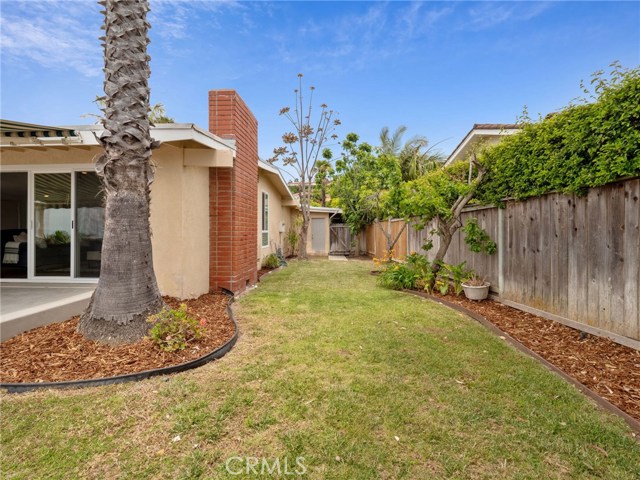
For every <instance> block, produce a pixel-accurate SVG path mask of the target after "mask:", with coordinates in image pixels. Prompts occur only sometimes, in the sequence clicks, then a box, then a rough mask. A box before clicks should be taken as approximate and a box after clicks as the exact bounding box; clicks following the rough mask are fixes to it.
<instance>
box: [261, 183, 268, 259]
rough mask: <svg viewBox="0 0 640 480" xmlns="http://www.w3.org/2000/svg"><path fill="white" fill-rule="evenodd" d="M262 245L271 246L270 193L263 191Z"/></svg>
mask: <svg viewBox="0 0 640 480" xmlns="http://www.w3.org/2000/svg"><path fill="white" fill-rule="evenodd" d="M262 246H263V247H268V246H269V194H268V193H266V192H262Z"/></svg>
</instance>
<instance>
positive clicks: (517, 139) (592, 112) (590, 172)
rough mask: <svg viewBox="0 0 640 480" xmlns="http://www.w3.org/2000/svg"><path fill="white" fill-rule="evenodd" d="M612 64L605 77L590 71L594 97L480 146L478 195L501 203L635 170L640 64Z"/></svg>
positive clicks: (639, 161) (576, 188)
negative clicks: (484, 172)
mask: <svg viewBox="0 0 640 480" xmlns="http://www.w3.org/2000/svg"><path fill="white" fill-rule="evenodd" d="M612 67H613V71H612V72H611V74H610V76H609V77H608V78H606V79H605V78H604V76H603V74H602V72H598V73H597V74H594V77H593V80H592V82H591V83H592V85H593V87H594V92H595V95H594V98H595V101H594V102H593V103H586V104H579V105H570V106H568V107H567V108H565V109H564V110H562V111H561V112H559V113H556V114H553V115H549V116H547V118H545V119H543V120H540V121H538V122H535V123H528V122H525V123H524V124H523V130H522V132H520V133H518V134H515V135H512V136H509V137H505V138H504V139H503V141H502V142H501V143H500V144H498V145H496V146H494V147H489V148H488V149H487V150H485V151H484V152H483V162H485V164H486V165H487V166H488V167H489V172H488V177H487V178H486V181H485V182H484V183H483V185H482V186H481V188H480V191H479V194H478V196H477V198H478V199H479V200H480V201H482V202H483V203H485V202H486V203H500V200H501V199H504V198H509V197H514V198H517V199H524V198H527V197H533V196H537V195H542V194H544V193H548V192H551V191H561V192H565V193H569V192H573V193H578V194H584V193H585V192H586V190H587V189H588V188H589V187H596V186H600V185H604V184H606V183H609V182H612V181H614V180H617V179H620V178H623V177H629V176H637V175H640V68H635V69H622V68H621V67H620V66H619V65H618V64H613V65H612ZM585 91H586V90H585Z"/></svg>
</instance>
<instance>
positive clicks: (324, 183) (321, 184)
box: [314, 160, 333, 207]
mask: <svg viewBox="0 0 640 480" xmlns="http://www.w3.org/2000/svg"><path fill="white" fill-rule="evenodd" d="M331 175H333V167H332V166H331V162H330V161H329V160H318V161H317V162H316V168H315V175H314V181H315V184H316V185H315V188H314V193H316V192H317V193H319V194H320V206H321V207H326V206H327V187H328V186H329V182H330V178H329V177H330V176H331Z"/></svg>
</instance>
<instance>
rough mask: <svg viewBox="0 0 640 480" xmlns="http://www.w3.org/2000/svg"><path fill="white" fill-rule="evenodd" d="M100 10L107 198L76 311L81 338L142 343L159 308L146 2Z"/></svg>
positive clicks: (115, 0) (100, 166)
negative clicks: (91, 278)
mask: <svg viewBox="0 0 640 480" xmlns="http://www.w3.org/2000/svg"><path fill="white" fill-rule="evenodd" d="M99 3H100V5H103V6H104V7H105V10H104V12H103V13H104V16H105V21H104V26H103V28H104V30H105V32H106V33H105V37H104V38H103V40H104V44H103V46H104V66H105V68H104V72H105V80H104V92H105V106H104V109H103V110H104V121H103V124H104V133H103V134H102V136H101V137H100V143H101V144H102V146H103V147H104V150H105V151H104V153H103V154H102V155H101V156H100V157H99V158H98V160H97V161H96V171H97V172H98V175H99V176H100V178H101V181H102V184H103V188H104V194H105V202H106V203H105V226H104V239H103V243H102V268H101V270H100V279H99V281H98V287H97V288H96V290H95V292H94V294H93V297H92V298H91V303H90V304H89V306H88V307H87V309H86V310H85V312H84V313H83V314H82V316H81V318H80V324H79V326H78V329H79V331H80V332H81V333H82V334H84V335H85V336H86V337H87V338H90V339H92V340H98V341H103V342H108V343H126V342H132V341H135V340H137V339H139V338H141V337H142V336H143V335H144V334H145V333H146V332H147V329H148V324H147V322H146V319H147V317H148V316H149V315H150V314H153V313H157V312H158V311H159V310H160V309H161V308H162V306H163V301H162V297H161V295H160V291H159V289H158V285H157V283H156V277H155V273H154V271H153V260H152V255H151V233H150V229H149V192H150V185H151V182H152V181H153V168H152V166H151V163H150V157H151V149H152V148H155V147H157V142H154V141H153V140H152V139H151V136H150V133H149V118H148V115H149V85H148V79H149V73H150V70H149V59H150V58H149V55H148V54H147V45H148V43H149V38H148V36H147V32H148V29H149V23H147V20H146V15H147V12H148V11H149V4H148V1H147V0H135V1H121V0H103V1H101V2H99Z"/></svg>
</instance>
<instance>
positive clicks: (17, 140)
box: [0, 120, 236, 167]
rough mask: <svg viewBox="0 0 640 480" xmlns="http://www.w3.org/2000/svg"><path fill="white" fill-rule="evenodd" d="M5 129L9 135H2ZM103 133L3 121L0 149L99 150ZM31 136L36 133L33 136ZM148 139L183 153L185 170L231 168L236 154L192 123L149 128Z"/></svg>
mask: <svg viewBox="0 0 640 480" xmlns="http://www.w3.org/2000/svg"><path fill="white" fill-rule="evenodd" d="M34 127H39V128H34ZM5 128H6V132H7V133H10V135H5V130H4V129H5ZM9 128H11V129H12V130H9ZM103 131H104V128H103V127H102V125H75V126H65V127H44V126H41V125H32V124H25V123H20V122H10V121H6V120H2V121H1V123H0V132H2V135H1V136H0V148H2V149H3V150H4V149H6V150H18V151H27V150H28V149H34V150H42V149H47V148H64V149H68V148H82V149H90V148H92V147H95V148H97V147H100V143H99V142H98V138H99V137H100V135H101V134H102V133H103ZM30 132H36V134H35V135H34V134H32V133H30ZM45 132H49V133H52V132H55V133H61V134H62V135H58V136H50V135H49V136H46V135H39V133H45ZM151 137H152V138H153V139H155V140H158V141H160V142H161V146H162V145H169V146H172V147H176V148H182V149H184V165H185V166H192V167H233V161H234V158H235V152H236V146H235V141H234V140H229V139H223V138H220V137H218V136H216V135H214V134H212V133H210V132H207V131H205V130H202V129H201V128H199V127H197V126H196V125H194V124H193V123H166V124H159V125H156V126H153V127H151Z"/></svg>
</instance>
